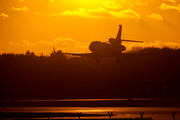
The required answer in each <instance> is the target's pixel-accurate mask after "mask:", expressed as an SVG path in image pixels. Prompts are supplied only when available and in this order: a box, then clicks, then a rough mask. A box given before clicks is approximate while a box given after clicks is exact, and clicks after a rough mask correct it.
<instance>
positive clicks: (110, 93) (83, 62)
mask: <svg viewBox="0 0 180 120" xmlns="http://www.w3.org/2000/svg"><path fill="white" fill-rule="evenodd" d="M154 51H159V52H160V53H157V54H149V55H146V56H144V55H143V56H137V57H128V58H124V59H122V61H121V63H116V62H115V61H116V58H102V59H101V63H99V64H97V63H96V62H95V59H93V58H81V57H68V56H66V55H64V54H55V53H54V52H52V53H51V54H50V56H43V55H41V56H36V55H35V54H34V53H33V52H30V51H27V52H26V53H25V54H6V53H3V54H1V55H0V96H1V97H0V99H60V98H134V97H135V98H152V97H153V98H164V97H165V98H167V97H168V98H180V94H177V92H178V91H180V87H179V85H180V82H179V80H180V74H179V68H180V62H179V61H180V49H176V50H175V49H171V48H167V47H164V48H162V49H160V48H155V47H149V48H140V49H139V51H138V52H154ZM164 51H165V52H164Z"/></svg>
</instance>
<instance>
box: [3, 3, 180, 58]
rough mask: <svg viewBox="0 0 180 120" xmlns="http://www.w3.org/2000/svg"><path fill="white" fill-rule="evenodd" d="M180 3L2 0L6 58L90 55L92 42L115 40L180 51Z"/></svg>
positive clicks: (130, 45) (128, 45)
mask: <svg viewBox="0 0 180 120" xmlns="http://www.w3.org/2000/svg"><path fill="white" fill-rule="evenodd" d="M179 20H180V1H179V0H158V1H156V0H123V1H119V0H65V1H62V0H9V1H6V0H1V1H0V26H1V30H0V54H3V53H25V52H26V51H27V50H30V51H32V52H34V53H35V54H36V55H40V54H41V53H43V54H44V55H49V54H50V53H51V52H52V50H53V47H55V48H56V49H58V50H62V51H63V52H79V53H85V52H90V51H89V49H88V46H89V44H90V43H91V42H92V41H95V40H99V41H108V39H109V38H115V37H116V35H117V31H118V28H119V27H118V26H119V24H122V26H123V29H122V39H133V40H143V41H144V42H145V43H143V44H134V43H126V42H123V44H124V45H125V46H126V47H127V50H130V49H131V48H132V47H134V46H142V47H147V46H156V47H164V46H169V47H172V48H175V47H176V46H177V47H180V42H179V40H180V35H179V31H180V23H179Z"/></svg>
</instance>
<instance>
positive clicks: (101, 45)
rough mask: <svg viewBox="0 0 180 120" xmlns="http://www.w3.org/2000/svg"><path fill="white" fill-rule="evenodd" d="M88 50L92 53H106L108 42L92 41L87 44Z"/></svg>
mask: <svg viewBox="0 0 180 120" xmlns="http://www.w3.org/2000/svg"><path fill="white" fill-rule="evenodd" d="M89 50H90V51H91V52H93V53H100V54H108V53H109V52H110V44H109V43H105V42H100V41H93V42H92V43H91V44H90V45H89Z"/></svg>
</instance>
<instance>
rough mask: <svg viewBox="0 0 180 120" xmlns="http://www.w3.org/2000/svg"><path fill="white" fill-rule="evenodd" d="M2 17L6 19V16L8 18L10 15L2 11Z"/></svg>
mask: <svg viewBox="0 0 180 120" xmlns="http://www.w3.org/2000/svg"><path fill="white" fill-rule="evenodd" d="M1 17H2V18H3V19H5V18H8V17H9V15H6V14H5V13H1V14H0V18H1Z"/></svg>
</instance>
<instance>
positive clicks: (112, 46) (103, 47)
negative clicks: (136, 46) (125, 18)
mask: <svg viewBox="0 0 180 120" xmlns="http://www.w3.org/2000/svg"><path fill="white" fill-rule="evenodd" d="M110 40H111V42H110ZM89 50H90V51H91V52H92V53H95V54H99V55H102V56H109V55H120V53H121V52H122V51H125V50H126V47H125V46H124V45H121V43H120V42H118V41H115V40H114V41H113V40H112V39H111V38H110V39H109V42H100V41H93V42H91V44H90V45H89Z"/></svg>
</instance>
